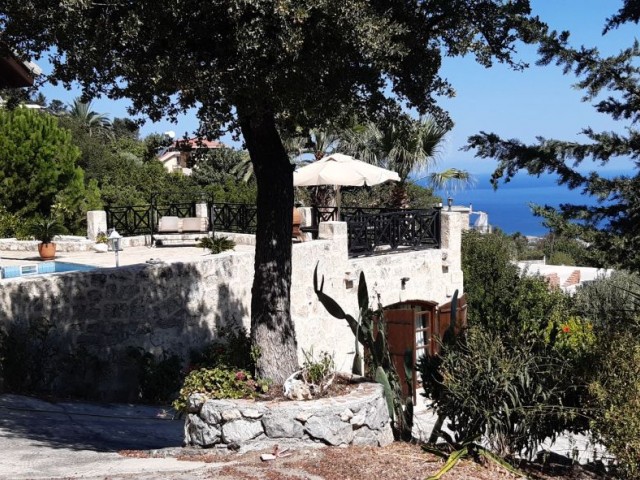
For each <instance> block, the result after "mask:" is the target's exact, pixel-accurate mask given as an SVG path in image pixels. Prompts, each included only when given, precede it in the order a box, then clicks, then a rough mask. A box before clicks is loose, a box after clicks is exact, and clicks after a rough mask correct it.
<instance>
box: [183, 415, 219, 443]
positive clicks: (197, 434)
mask: <svg viewBox="0 0 640 480" xmlns="http://www.w3.org/2000/svg"><path fill="white" fill-rule="evenodd" d="M220 433H221V432H220V430H219V429H218V428H216V427H214V426H212V425H209V424H207V423H206V422H204V421H203V420H202V419H201V418H200V417H198V415H195V414H193V413H190V414H189V415H188V416H187V422H186V423H185V440H186V443H188V444H190V445H196V446H199V447H205V448H207V447H212V446H213V445H215V444H216V443H218V442H219V441H220V438H221V437H220Z"/></svg>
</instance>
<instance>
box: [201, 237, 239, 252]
mask: <svg viewBox="0 0 640 480" xmlns="http://www.w3.org/2000/svg"><path fill="white" fill-rule="evenodd" d="M235 246H236V242H234V241H233V240H229V238H228V237H203V238H201V239H200V241H199V242H198V247H200V248H207V249H209V251H210V252H211V253H212V254H214V255H215V254H216V253H222V252H224V251H226V250H233V249H234V248H235Z"/></svg>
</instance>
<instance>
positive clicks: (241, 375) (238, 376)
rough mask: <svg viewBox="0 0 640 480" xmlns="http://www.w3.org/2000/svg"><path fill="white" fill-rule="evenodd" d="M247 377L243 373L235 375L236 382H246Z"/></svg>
mask: <svg viewBox="0 0 640 480" xmlns="http://www.w3.org/2000/svg"><path fill="white" fill-rule="evenodd" d="M246 379H247V376H246V375H245V374H244V372H238V373H236V380H246Z"/></svg>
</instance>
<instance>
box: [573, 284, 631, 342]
mask: <svg viewBox="0 0 640 480" xmlns="http://www.w3.org/2000/svg"><path fill="white" fill-rule="evenodd" d="M574 308H575V311H576V313H577V314H578V315H581V316H583V317H585V318H587V319H589V320H590V321H591V323H593V325H594V327H595V328H596V329H597V330H602V331H603V333H605V332H609V333H611V332H612V331H618V330H622V331H626V330H628V329H629V328H633V329H634V330H635V331H640V321H639V318H640V316H639V315H638V314H639V313H640V276H638V275H637V274H631V273H627V272H624V271H617V272H614V273H613V274H612V275H611V276H610V277H609V278H600V279H598V280H595V281H593V282H590V283H587V284H585V285H583V286H582V287H580V288H579V289H578V290H577V291H576V295H575V302H574ZM605 334H606V333H605Z"/></svg>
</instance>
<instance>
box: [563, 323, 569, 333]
mask: <svg viewBox="0 0 640 480" xmlns="http://www.w3.org/2000/svg"><path fill="white" fill-rule="evenodd" d="M562 332H563V333H569V332H571V328H569V325H563V326H562Z"/></svg>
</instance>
